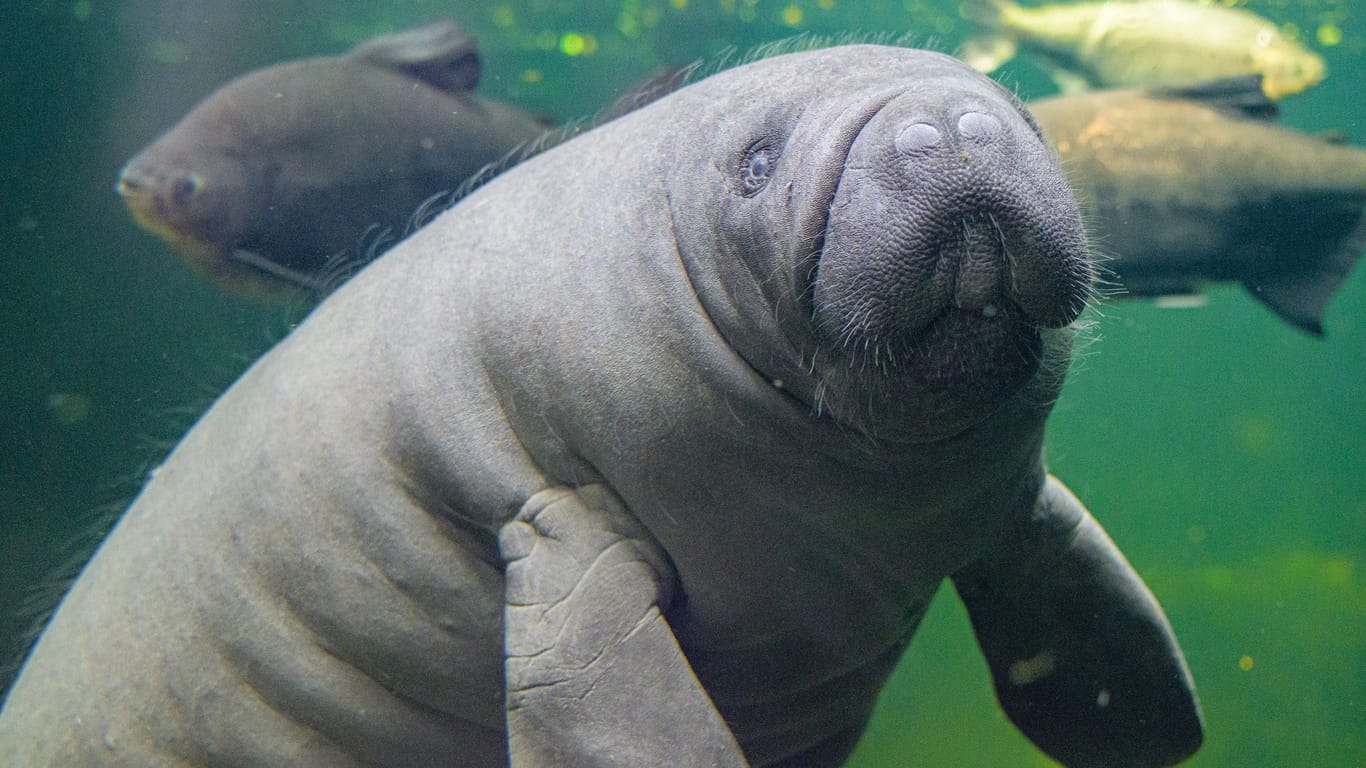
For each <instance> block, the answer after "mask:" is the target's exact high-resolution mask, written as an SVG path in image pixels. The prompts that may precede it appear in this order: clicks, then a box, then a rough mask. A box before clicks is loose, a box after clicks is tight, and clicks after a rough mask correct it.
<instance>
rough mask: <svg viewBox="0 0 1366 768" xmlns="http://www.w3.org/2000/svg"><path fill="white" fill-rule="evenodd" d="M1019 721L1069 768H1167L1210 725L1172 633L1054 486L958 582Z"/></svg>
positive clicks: (1121, 562) (999, 690)
mask: <svg viewBox="0 0 1366 768" xmlns="http://www.w3.org/2000/svg"><path fill="white" fill-rule="evenodd" d="M953 581H954V586H955V587H956V588H957V590H958V594H959V596H960V597H961V598H962V600H963V603H964V604H965V605H966V607H967V609H968V614H969V616H970V617H971V619H972V625H973V630H974V631H975V633H976V635H977V641H978V643H979V644H980V645H981V648H982V651H983V653H984V654H985V655H986V658H987V662H988V664H989V665H990V667H991V675H992V679H993V681H994V683H995V687H996V695H997V698H998V700H999V701H1000V703H1001V707H1002V708H1003V709H1004V710H1005V712H1006V714H1007V715H1008V716H1009V717H1010V719H1011V721H1013V722H1014V723H1015V725H1016V726H1017V727H1018V728H1019V729H1020V730H1021V732H1023V733H1024V734H1025V735H1026V736H1027V737H1029V739H1030V740H1031V741H1033V742H1034V743H1035V744H1036V745H1038V746H1039V748H1040V749H1042V750H1043V751H1044V752H1046V753H1048V754H1049V755H1050V756H1052V757H1053V758H1054V759H1056V760H1058V761H1059V762H1061V763H1062V764H1063V765H1066V766H1086V767H1087V768H1119V767H1121V766H1122V767H1123V768H1146V767H1148V766H1152V767H1153V768H1156V767H1157V766H1167V765H1172V764H1174V763H1176V762H1179V761H1180V760H1181V759H1183V758H1185V757H1187V756H1188V755H1190V754H1192V753H1193V752H1195V750H1196V749H1197V748H1198V747H1199V746H1200V743H1201V741H1202V740H1203V725H1202V723H1201V716H1200V710H1199V705H1198V703H1197V701H1196V696H1195V690H1194V684H1193V683H1192V681H1191V677H1190V672H1189V671H1188V670H1187V668H1186V662H1185V660H1184V658H1183V657H1182V655H1181V650H1180V648H1179V647H1178V646H1177V643H1176V638H1175V637H1174V636H1173V634H1172V631H1171V627H1170V626H1169V625H1168V623H1167V619H1166V617H1165V616H1164V615H1163V614H1162V609H1161V608H1160V607H1159V606H1158V604H1157V601H1156V600H1155V599H1154V598H1153V596H1152V594H1151V593H1150V592H1149V591H1148V589H1147V587H1146V586H1145V585H1144V584H1143V581H1142V580H1141V579H1140V578H1139V576H1138V574H1137V573H1135V572H1134V570H1133V568H1131V567H1130V566H1129V564H1128V562H1126V561H1125V559H1124V556H1123V555H1121V554H1120V552H1119V550H1118V549H1117V548H1116V547H1115V545H1114V544H1113V543H1112V542H1111V541H1110V539H1109V537H1108V536H1107V535H1106V534H1105V532H1104V531H1103V530H1102V529H1101V527H1100V525H1099V524H1098V523H1096V521H1095V520H1094V519H1093V518H1092V517H1091V515H1090V514H1089V513H1087V511H1086V510H1085V508H1083V507H1082V505H1081V503H1080V502H1078V501H1077V499H1076V498H1075V497H1074V496H1072V494H1071V493H1070V492H1069V491H1068V490H1067V489H1066V488H1065V487H1064V486H1063V485H1062V483H1060V482H1059V481H1058V480H1056V479H1055V478H1053V477H1049V478H1048V480H1047V482H1046V483H1045V486H1044V488H1043V490H1042V492H1041V493H1040V496H1039V499H1038V501H1037V503H1036V505H1035V507H1034V510H1033V514H1032V515H1031V516H1029V518H1028V519H1027V521H1026V522H1025V524H1024V525H1023V526H1021V527H1020V529H1018V530H1015V531H1011V532H1010V535H1009V536H1008V538H1007V539H1004V540H1003V543H1002V545H1001V547H1000V548H999V549H998V550H997V551H994V552H991V553H989V554H988V555H987V557H986V558H984V559H983V560H980V561H978V562H976V563H973V564H971V565H969V566H968V567H967V568H965V569H963V570H962V571H960V572H959V573H957V574H955V575H954V577H953Z"/></svg>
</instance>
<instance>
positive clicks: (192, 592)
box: [0, 45, 1202, 767]
mask: <svg viewBox="0 0 1366 768" xmlns="http://www.w3.org/2000/svg"><path fill="white" fill-rule="evenodd" d="M552 182H553V183H552ZM1093 276H1094V267H1093V264H1092V262H1091V260H1090V254H1089V249H1088V244H1087V240H1086V237H1085V234H1084V231H1083V227H1082V220H1081V214H1080V212H1079V209H1078V207H1077V204H1076V202H1075V200H1074V198H1073V197H1072V194H1071V191H1070V189H1069V188H1068V186H1067V183H1066V179H1065V177H1064V176H1063V174H1062V171H1061V170H1060V169H1059V167H1058V165H1057V163H1056V161H1055V160H1054V158H1053V157H1052V155H1051V153H1050V152H1049V150H1048V148H1047V146H1046V145H1045V143H1044V142H1043V140H1042V138H1041V136H1040V134H1039V133H1038V131H1037V128H1036V127H1035V126H1034V124H1033V123H1032V121H1031V118H1030V117H1029V115H1028V113H1027V112H1026V111H1025V109H1024V107H1023V106H1022V105H1021V104H1020V103H1019V102H1018V101H1017V100H1015V99H1014V97H1013V96H1012V95H1011V94H1009V93H1008V92H1006V91H1005V90H1003V89H1002V88H1000V87H999V86H997V85H996V84H995V83H993V82H992V81H990V80H989V79H987V78H985V77H983V76H981V75H979V74H977V73H976V72H973V71H972V70H970V69H968V68H967V67H965V66H964V65H962V64H961V63H959V62H957V61H955V60H954V59H952V58H950V57H947V56H944V55H940V54H936V53H930V52H924V51H917V50H912V49H905V48H897V47H886V46H874V45H857V46H845V47H835V48H829V49H823V50H809V51H800V52H793V53H787V54H784V55H779V56H774V57H771V58H766V59H762V60H759V61H756V62H752V63H748V64H746V65H744V66H740V67H737V68H735V69H732V70H728V71H725V72H721V73H719V74H715V75H713V76H711V77H709V78H706V79H702V80H700V81H698V82H695V83H693V84H691V85H688V86H686V87H683V88H681V89H680V90H678V91H677V92H675V93H673V94H671V95H670V96H667V97H665V98H662V99H660V100H659V101H657V102H655V103H653V104H651V105H649V106H647V107H644V108H643V109H640V110H638V111H635V112H632V113H631V114H629V115H626V116H625V117H623V118H620V119H618V120H616V121H613V122H611V123H609V124H607V125H605V126H603V127H600V128H597V129H595V130H592V131H589V132H586V133H584V134H582V135H581V136H579V137H577V138H575V139H572V140H570V141H568V142H566V143H564V144H562V145H560V146H558V147H556V148H554V149H551V150H549V151H547V152H545V153H543V154H541V155H538V156H537V157H535V158H533V159H531V160H530V161H528V162H526V163H523V164H521V165H519V166H517V167H516V168H514V169H512V170H511V171H509V172H508V173H505V174H503V175H501V176H499V177H498V178H496V179H494V180H493V181H492V182H490V183H489V184H487V185H485V186H483V187H481V188H480V189H479V190H477V191H476V192H475V193H474V194H472V195H471V196H469V197H467V198H465V199H464V200H463V201H462V202H461V203H459V204H458V205H456V206H455V207H453V208H452V209H450V210H449V211H447V212H445V213H443V214H442V215H441V216H440V217H438V218H437V219H436V220H435V221H434V222H432V223H431V224H429V225H428V226H426V227H424V228H422V229H420V230H418V231H417V232H416V233H414V234H413V235H412V236H410V237H409V238H408V239H407V240H405V241H404V242H403V243H401V244H399V245H398V246H397V247H396V248H394V249H392V250H391V251H389V252H387V253H386V254H385V255H384V256H383V257H381V258H380V259H378V260H377V261H376V262H374V263H373V264H371V265H370V266H368V267H367V268H366V269H365V270H363V271H362V272H361V273H360V274H359V275H358V276H356V277H355V278H353V279H352V280H351V281H350V282H348V283H347V284H345V285H344V286H342V287H341V288H340V289H339V290H338V291H336V292H335V293H333V294H331V296H330V297H329V298H328V299H327V300H325V301H324V302H323V303H321V304H320V305H319V306H318V308H317V309H315V310H314V312H313V313H312V314H311V315H310V316H309V317H308V318H307V320H306V321H305V322H303V323H302V324H301V325H300V326H299V327H298V328H297V329H296V330H295V331H294V332H293V333H292V334H291V335H290V336H288V337H286V338H285V339H284V340H283V341H282V342H281V343H280V344H278V345H277V346H276V347H275V348H274V349H273V350H272V351H271V352H269V353H268V354H267V355H265V356H264V357H263V358H262V359H260V360H259V361H258V362H257V363H256V364H255V365H253V366H252V367H251V368H250V369H249V370H248V372H247V373H246V374H244V375H243V376H242V378H241V379H240V380H238V381H237V382H236V383H235V384H234V385H233V386H232V387H231V388H230V389H229V390H228V391H227V392H226V393H225V394H224V395H223V396H222V397H221V398H220V399H219V400H218V401H217V402H216V403H215V404H214V405H213V406H212V408H211V409H210V410H209V411H208V412H207V413H206V414H205V415H204V416H203V418H202V419H201V420H200V421H199V423H198V424H196V425H195V426H194V427H193V429H191V430H190V431H189V433H188V434H186V436H185V437H184V438H183V440H182V441H181V442H180V444H179V445H178V446H177V447H176V448H175V449H174V451H173V452H172V454H171V455H170V456H169V457H168V458H167V459H166V461H165V462H164V463H163V464H162V465H161V466H159V467H158V468H157V469H156V470H155V472H154V476H153V478H152V479H151V480H150V482H149V483H148V484H147V485H146V487H145V488H144V489H143V490H142V492H141V493H140V494H139V496H138V498H137V499H136V500H135V501H134V503H133V505H132V506H131V508H130V509H129V510H128V511H127V513H126V515H125V516H124V518H123V519H122V521H121V522H120V523H119V524H118V525H117V527H116V528H115V530H114V531H113V532H112V534H111V535H110V536H109V537H108V539H107V540H106V541H105V542H104V543H103V544H102V546H101V547H100V549H99V551H98V552H97V553H96V555H95V557H94V558H93V560H92V561H91V562H90V564H89V565H88V566H87V567H86V569H85V571H84V572H83V573H82V575H81V576H80V577H79V579H78V580H77V581H76V583H75V585H74V586H73V588H72V590H71V591H70V593H69V594H68V595H67V596H66V597H65V599H64V601H63V603H62V605H61V606H60V607H59V609H58V611H57V613H56V615H55V617H54V619H53V621H52V623H51V624H50V625H49V627H48V628H47V629H46V631H45V633H44V635H43V637H42V638H41V639H40V641H39V643H38V644H37V645H36V646H35V648H34V649H33V651H32V653H31V655H30V656H29V658H28V659H27V661H26V665H25V667H24V669H23V670H22V672H21V675H20V677H19V679H18V681H17V683H16V685H15V687H14V688H13V690H12V691H11V693H10V695H9V697H8V700H7V702H6V704H5V707H4V710H3V712H2V713H0V762H2V763H4V764H7V765H26V766H32V765H63V766H84V765H94V764H106V763H110V764H127V765H170V764H175V765H191V766H199V765H228V764H231V765H286V764H287V765H329V766H346V765H382V766H414V765H461V766H485V765H487V766H499V765H507V764H511V765H514V766H552V765H553V766H595V765H612V766H627V765H629V766H641V765H678V766H741V765H746V764H748V765H755V766H783V765H789V766H790V765H803V766H833V765H838V764H839V763H840V762H842V761H843V760H844V759H845V757H846V756H847V755H848V753H849V752H850V750H851V749H852V748H853V746H854V744H855V742H856V740H857V739H858V737H859V734H860V733H861V732H862V731H863V729H864V727H865V725H866V723H867V721H868V718H869V714H870V712H871V711H872V708H873V705H874V701H875V699H876V696H877V693H878V691H879V689H880V688H881V687H882V685H883V683H884V682H885V680H886V679H887V676H888V674H889V673H890V672H891V670H892V668H893V665H894V664H895V663H896V661H897V659H898V658H899V657H900V656H901V655H902V653H903V651H905V650H906V648H907V645H908V643H909V642H910V640H911V637H912V634H913V633H914V632H915V629H916V626H917V624H918V622H919V621H920V620H921V618H922V617H923V616H924V613H925V610H926V607H927V605H928V604H929V603H930V601H931V599H932V598H933V596H934V595H935V593H936V592H937V591H938V588H939V586H940V585H941V583H942V582H943V581H944V580H945V579H949V580H952V582H953V583H954V586H955V587H956V589H957V591H958V594H959V595H960V596H961V598H962V599H963V600H964V602H965V603H966V606H967V609H968V611H969V613H970V616H971V619H972V623H973V626H974V628H975V631H976V633H977V637H978V640H979V641H980V644H981V647H982V650H983V652H984V654H985V656H986V658H987V661H988V663H989V665H990V668H991V670H992V675H993V677H994V679H995V685H996V690H997V694H998V696H999V699H1000V702H1001V704H1002V706H1003V708H1004V710H1005V712H1006V713H1007V714H1008V715H1009V717H1010V718H1011V719H1012V720H1013V721H1014V722H1015V724H1016V725H1017V726H1018V727H1019V728H1020V729H1021V730H1022V731H1023V732H1024V733H1025V734H1026V735H1027V736H1028V737H1029V738H1031V739H1033V740H1034V742H1035V743H1036V744H1038V745H1039V746H1040V748H1042V749H1043V750H1044V751H1045V752H1047V753H1048V754H1049V755H1052V756H1054V757H1055V758H1057V759H1058V760H1060V761H1061V762H1062V763H1064V764H1065V765H1069V766H1088V767H1095V766H1126V767H1129V766H1164V765H1170V764H1173V763H1175V762H1178V761H1179V760H1181V759H1182V758H1184V757H1185V756H1186V755H1188V754H1190V753H1191V752H1193V751H1194V750H1195V749H1196V748H1197V746H1198V744H1199V743H1200V741H1201V734H1202V724H1201V718H1200V714H1199V709H1198V706H1197V702H1196V698H1195V694H1194V690H1193V685H1192V682H1191V678H1190V675H1189V672H1188V670H1187V668H1186V665H1185V662H1184V660H1183V658H1182V655H1181V652H1180V650H1179V648H1178V646H1177V643H1176V640H1175V638H1174V635H1173V633H1172V630H1171V628H1170V626H1169V625H1168V622H1167V621H1166V619H1165V618H1164V616H1163V614H1162V611H1161V609H1160V608H1159V606H1158V604H1157V602H1156V601H1155V600H1154V598H1153V596H1152V595H1151V593H1150V592H1149V591H1148V589H1147V588H1146V587H1145V586H1144V585H1143V583H1142V581H1141V580H1140V578H1139V577H1138V575H1137V574H1136V573H1135V571H1134V570H1133V569H1132V568H1131V567H1130V566H1129V564H1128V563H1127V562H1126V561H1125V559H1124V558H1123V556H1122V555H1121V554H1120V553H1119V551H1118V550H1117V549H1116V548H1115V546H1114V544H1112V543H1111V541H1110V540H1109V539H1108V538H1107V536H1106V535H1105V533H1104V532H1103V531H1102V529H1101V528H1100V527H1099V525H1098V524H1097V523H1096V521H1095V520H1094V519H1093V518H1092V517H1091V516H1090V515H1089V514H1088V513H1087V511H1086V510H1085V509H1084V508H1083V506H1082V505H1081V503H1080V502H1079V501H1078V500H1077V499H1076V498H1075V497H1074V496H1073V495H1072V494H1071V493H1069V492H1068V491H1067V490H1066V488H1065V487H1064V486H1063V485H1062V483H1061V482H1060V481H1058V480H1057V479H1054V478H1053V477H1051V476H1049V475H1048V474H1047V473H1046V471H1045V468H1044V464H1043V459H1042V448H1041V446H1042V441H1043V432H1044V421H1045V417H1046V415H1047V413H1048V411H1049V410H1050V407H1051V404H1052V403H1053V401H1054V399H1055V398H1056V397H1057V395H1058V391H1059V387H1060V386H1061V383H1062V380H1063V376H1064V372H1065V369H1066V367H1067V358H1068V354H1069V353H1068V347H1069V344H1070V339H1071V336H1072V330H1071V329H1072V326H1073V321H1074V320H1075V318H1076V317H1077V315H1078V313H1079V312H1080V311H1081V310H1082V309H1083V307H1084V306H1085V304H1086V302H1087V300H1088V295H1089V292H1090V290H1091V286H1090V283H1091V281H1092V278H1093ZM926 704H927V706H932V703H931V702H927V703H926Z"/></svg>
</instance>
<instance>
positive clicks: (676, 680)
mask: <svg viewBox="0 0 1366 768" xmlns="http://www.w3.org/2000/svg"><path fill="white" fill-rule="evenodd" d="M499 547H500V549H501V551H502V555H503V559H504V560H505V561H506V563H507V577H506V601H507V605H506V609H505V612H504V619H505V629H504V643H505V648H506V652H507V661H506V675H507V726H508V748H509V754H510V756H511V764H512V766H513V767H514V768H526V767H529V766H564V765H572V766H599V765H601V766H610V765H619V766H641V765H674V766H744V765H746V762H745V759H744V757H743V755H742V753H741V751H740V747H739V745H738V744H737V743H736V742H735V738H734V737H733V736H732V735H731V733H730V730H729V729H728V728H727V727H726V725H725V723H724V722H723V721H722V719H721V716H720V714H718V713H717V711H716V708H715V707H714V706H713V705H712V702H711V699H710V698H709V697H708V696H707V694H706V692H705V691H703V689H702V686H701V684H700V683H698V681H697V678H696V676H694V674H693V671H692V668H691V667H689V666H688V662H687V660H686V659H685V658H684V656H683V653H682V651H681V650H680V649H679V647H678V642H677V640H676V639H675V638H674V635H673V632H672V631H671V630H670V628H669V625H668V623H667V622H666V621H665V620H664V617H663V615H662V613H661V610H662V609H663V608H666V607H667V604H668V600H669V596H670V594H671V593H672V592H673V588H674V584H673V582H674V580H675V579H676V576H675V575H674V572H673V568H672V566H670V565H669V562H668V559H667V558H666V557H665V556H664V554H663V553H662V552H661V551H660V549H659V547H658V545H657V544H656V543H655V542H654V541H653V540H652V539H651V537H650V535H649V533H648V532H647V531H645V529H644V528H643V527H642V526H641V525H640V524H639V523H638V522H636V521H635V519H634V518H633V517H632V516H631V515H630V513H629V512H627V511H626V509H625V508H624V507H623V505H622V503H621V501H620V500H619V499H618V498H617V497H616V495H615V494H613V493H612V492H611V491H610V490H608V489H606V488H605V487H603V486H601V485H589V486H583V487H580V488H577V489H573V490H570V489H567V488H552V489H549V490H546V491H542V492H541V493H538V494H536V495H534V496H532V497H531V499H529V500H528V501H527V503H526V504H525V505H524V506H523V508H522V510H521V512H520V513H519V514H518V515H517V517H516V518H515V519H514V520H513V521H512V522H509V523H508V524H507V525H505V526H504V527H503V529H502V532H501V533H500V535H499ZM644 692H648V695H642V694H643V693H644Z"/></svg>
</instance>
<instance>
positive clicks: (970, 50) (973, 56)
mask: <svg viewBox="0 0 1366 768" xmlns="http://www.w3.org/2000/svg"><path fill="white" fill-rule="evenodd" d="M1017 48H1018V46H1017V44H1016V42H1015V41H1014V40H1013V39H1011V38H1009V37H1006V36H1004V35H992V36H989V37H974V38H972V39H971V40H968V41H967V42H966V43H963V45H962V47H960V48H959V49H958V53H957V56H958V59H959V60H960V61H962V62H963V63H964V64H967V65H968V66H969V67H972V68H973V69H975V70H977V71H978V72H982V73H984V74H990V73H992V72H995V71H996V70H997V69H1000V67H1001V65H1002V64H1005V63H1006V62H1007V61H1010V60H1011V59H1012V58H1014V57H1015V52H1016V50H1017Z"/></svg>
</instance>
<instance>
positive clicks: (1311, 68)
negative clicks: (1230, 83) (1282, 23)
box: [1252, 27, 1328, 99]
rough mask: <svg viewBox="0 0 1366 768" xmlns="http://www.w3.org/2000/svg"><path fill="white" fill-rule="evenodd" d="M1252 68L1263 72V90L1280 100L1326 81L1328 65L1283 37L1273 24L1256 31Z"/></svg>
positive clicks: (1315, 54)
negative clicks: (1324, 79)
mask: <svg viewBox="0 0 1366 768" xmlns="http://www.w3.org/2000/svg"><path fill="white" fill-rule="evenodd" d="M1255 46H1256V47H1255V48H1254V49H1253V51H1252V62H1253V69H1254V70H1255V71H1257V72H1260V73H1262V91H1263V92H1264V93H1265V94H1266V95H1267V97H1268V98H1272V99H1279V98H1282V97H1285V96H1290V95H1293V94H1296V93H1299V92H1300V91H1303V90H1306V89H1308V88H1312V87H1314V86H1315V85H1318V84H1319V83H1320V82H1322V81H1323V78H1324V77H1326V76H1327V74H1328V67H1327V65H1325V64H1324V62H1323V57H1321V56H1319V55H1318V54H1317V53H1314V52H1313V51H1311V50H1309V49H1307V48H1305V47H1304V46H1302V45H1300V44H1299V43H1297V42H1295V41H1293V40H1290V39H1288V38H1286V37H1284V36H1282V35H1281V34H1280V33H1279V32H1277V31H1276V29H1275V28H1274V27H1266V28H1265V29H1262V30H1261V31H1259V32H1258V33H1257V36H1256V42H1255Z"/></svg>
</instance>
